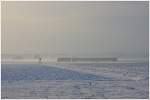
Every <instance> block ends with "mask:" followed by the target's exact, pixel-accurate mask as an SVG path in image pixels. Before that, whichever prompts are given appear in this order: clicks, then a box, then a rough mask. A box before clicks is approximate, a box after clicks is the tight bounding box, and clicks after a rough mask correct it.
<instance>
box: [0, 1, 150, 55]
mask: <svg viewBox="0 0 150 100" xmlns="http://www.w3.org/2000/svg"><path fill="white" fill-rule="evenodd" d="M148 9H149V8H148V1H140V2H139V1H125V2H123V1H116V2H114V1H110V2H104V1H90V2H89V1H86V2H85V1H74V2H73V1H70V2H68V1H66V2H60V1H59V2H54V1H45V2H44V1H43V2H40V1H20V2H19V1H12V2H11V1H7V2H6V1H3V2H2V16H1V21H2V32H1V37H2V38H1V39H2V50H1V51H2V53H4V54H5V53H6V54H25V53H31V54H36V53H37V54H43V53H45V54H66V55H72V56H81V55H93V56H103V55H104V56H116V57H117V56H127V57H128V56H131V57H147V56H148V53H149V11H148Z"/></svg>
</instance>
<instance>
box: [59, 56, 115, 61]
mask: <svg viewBox="0 0 150 100" xmlns="http://www.w3.org/2000/svg"><path fill="white" fill-rule="evenodd" d="M105 61H106V62H107V61H117V58H70V57H60V58H57V62H105Z"/></svg>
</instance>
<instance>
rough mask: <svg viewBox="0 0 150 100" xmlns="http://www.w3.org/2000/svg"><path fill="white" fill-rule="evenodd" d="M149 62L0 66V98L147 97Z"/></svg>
mask: <svg viewBox="0 0 150 100" xmlns="http://www.w3.org/2000/svg"><path fill="white" fill-rule="evenodd" d="M148 68H149V66H148V63H145V62H144V63H142V62H140V63H137V62H136V63H42V64H27V63H26V64H21V63H20V64H2V68H1V70H2V71H1V72H2V74H1V75H2V77H1V79H2V82H1V83H2V84H1V92H2V95H1V96H2V98H11V99H25V98H30V99H36V98H39V99H44V98H55V99H58V98H60V99H67V98H68V99H74V98H98V99H101V98H110V99H113V98H126V99H128V98H134V99H140V98H143V99H144V98H148V96H149V90H148V89H149V86H148V84H149V83H148V81H149V74H148V73H149V72H148Z"/></svg>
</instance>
